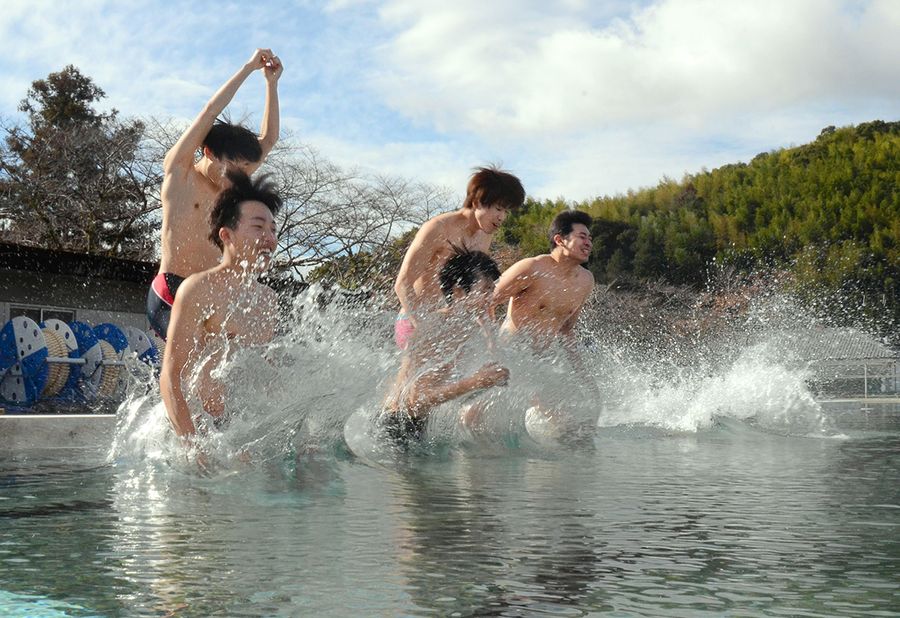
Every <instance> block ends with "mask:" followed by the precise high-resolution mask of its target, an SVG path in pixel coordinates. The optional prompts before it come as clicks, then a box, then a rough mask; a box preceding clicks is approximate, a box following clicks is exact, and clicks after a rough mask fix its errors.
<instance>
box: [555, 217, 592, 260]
mask: <svg viewBox="0 0 900 618" xmlns="http://www.w3.org/2000/svg"><path fill="white" fill-rule="evenodd" d="M593 222H594V221H593V219H591V216H590V215H589V214H587V213H586V212H581V211H580V210H564V211H562V212H561V213H559V214H558V215H556V217H554V219H553V223H551V224H550V232H549V234H548V236H549V237H550V251H553V250H554V249H556V241H554V240H553V237H554V236H556V235H557V234H559V235H560V236H568V235H569V234H571V233H572V228H573V227H574V226H575V225H577V224H579V223H580V224H581V225H583V226H584V227H586V228H588V229H589V230H590V229H591V223H593Z"/></svg>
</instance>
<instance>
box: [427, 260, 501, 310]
mask: <svg viewBox="0 0 900 618" xmlns="http://www.w3.org/2000/svg"><path fill="white" fill-rule="evenodd" d="M487 278H490V280H491V281H496V280H497V279H499V278H500V269H499V268H498V267H497V262H495V261H494V259H493V258H492V257H491V256H489V255H488V254H487V253H485V252H483V251H470V250H469V249H466V248H465V247H457V246H453V255H451V256H450V259H449V260H447V261H446V262H445V263H444V266H443V267H442V268H441V271H440V273H438V281H440V284H441V291H442V292H443V293H444V296H445V297H446V298H447V302H448V303H449V302H452V300H453V288H455V287H461V288H462V289H463V290H465V292H466V294H468V293H469V292H471V291H472V288H473V287H474V286H475V284H476V283H478V281H480V280H481V279H487Z"/></svg>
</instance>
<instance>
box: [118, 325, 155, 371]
mask: <svg viewBox="0 0 900 618" xmlns="http://www.w3.org/2000/svg"><path fill="white" fill-rule="evenodd" d="M122 330H123V331H124V332H125V336H126V337H128V347H129V348H131V351H132V352H134V353H135V354H137V358H138V360H139V361H141V362H142V363H147V364H148V365H151V366H154V367H155V366H157V365H159V350H157V348H156V344H155V343H154V342H153V339H152V338H151V337H150V336H149V335H148V334H147V333H145V332H144V331H142V330H140V329H138V328H135V327H134V326H126V327H125V328H123V329H122Z"/></svg>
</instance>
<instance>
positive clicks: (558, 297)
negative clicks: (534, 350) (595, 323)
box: [494, 210, 594, 348]
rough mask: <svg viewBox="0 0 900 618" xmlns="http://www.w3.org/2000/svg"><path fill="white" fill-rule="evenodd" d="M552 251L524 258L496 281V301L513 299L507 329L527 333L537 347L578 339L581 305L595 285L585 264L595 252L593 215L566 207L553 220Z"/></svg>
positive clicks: (505, 329)
mask: <svg viewBox="0 0 900 618" xmlns="http://www.w3.org/2000/svg"><path fill="white" fill-rule="evenodd" d="M549 240H550V253H548V254H544V255H539V256H537V257H532V258H525V259H524V260H520V261H518V262H516V263H515V264H513V265H512V266H510V267H509V269H508V270H507V271H506V272H505V273H503V276H502V277H500V280H499V281H498V282H497V287H496V289H495V290H494V304H495V305H500V304H504V303H507V302H508V303H509V305H508V308H507V312H506V321H505V322H504V324H503V330H504V331H506V332H508V333H510V334H522V335H525V336H526V337H527V338H528V339H530V340H531V341H532V342H533V343H534V344H535V345H536V346H537V347H539V348H541V347H546V346H547V345H549V344H550V343H552V342H553V341H556V340H560V339H562V340H563V341H564V343H569V342H570V341H572V340H573V334H572V332H573V329H574V327H575V323H576V322H577V321H578V316H579V315H580V314H581V309H582V307H584V303H585V302H586V301H587V299H588V297H589V296H590V294H591V291H592V290H593V289H594V276H593V275H592V274H591V271H589V270H588V269H586V268H584V266H582V265H583V264H584V263H585V262H587V261H588V259H589V258H590V256H591V249H592V248H593V245H592V241H591V217H590V215H588V214H587V213H585V212H580V211H577V210H564V211H563V212H561V213H559V214H558V215H556V218H555V219H553V222H552V223H551V224H550V231H549Z"/></svg>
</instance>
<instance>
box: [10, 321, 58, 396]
mask: <svg viewBox="0 0 900 618" xmlns="http://www.w3.org/2000/svg"><path fill="white" fill-rule="evenodd" d="M47 356H48V353H47V344H46V342H45V340H44V335H43V333H41V329H40V328H39V327H38V325H37V324H35V322H34V320H32V319H30V318H26V317H25V316H18V317H15V318H13V319H12V320H10V321H9V322H7V323H6V324H5V325H4V326H3V329H2V330H0V362H2V365H3V366H6V369H5V371H4V372H3V376H2V380H0V398H2V399H3V400H4V401H6V402H8V403H12V404H18V405H30V404H32V403H34V402H35V401H37V400H38V398H39V397H40V396H41V392H42V391H43V390H44V386H45V385H46V384H47V379H48V375H49V367H48V366H47Z"/></svg>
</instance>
